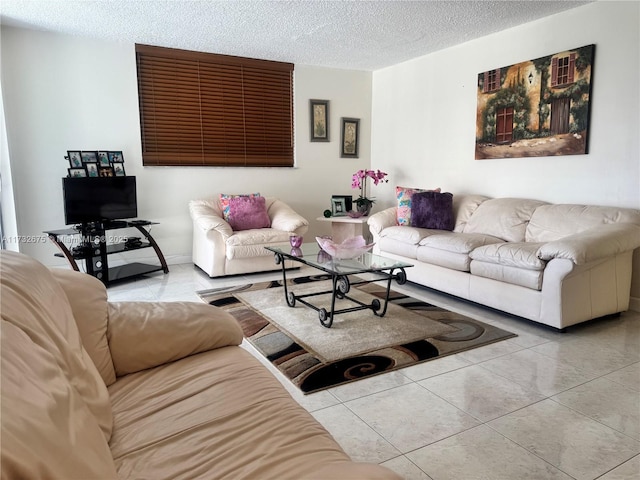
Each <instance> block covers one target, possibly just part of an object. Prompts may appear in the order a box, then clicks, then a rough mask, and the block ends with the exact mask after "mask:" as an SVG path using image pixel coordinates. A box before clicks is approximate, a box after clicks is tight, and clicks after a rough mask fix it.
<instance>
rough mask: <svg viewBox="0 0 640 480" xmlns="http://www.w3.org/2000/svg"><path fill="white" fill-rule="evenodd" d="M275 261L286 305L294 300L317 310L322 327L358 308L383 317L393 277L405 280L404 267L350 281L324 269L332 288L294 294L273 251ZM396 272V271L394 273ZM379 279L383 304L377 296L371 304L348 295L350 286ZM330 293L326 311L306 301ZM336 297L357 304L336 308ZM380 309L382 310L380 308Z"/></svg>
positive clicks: (329, 325) (291, 305)
mask: <svg viewBox="0 0 640 480" xmlns="http://www.w3.org/2000/svg"><path fill="white" fill-rule="evenodd" d="M275 261H276V264H277V265H282V283H283V285H284V296H285V299H286V300H287V305H289V306H290V307H295V305H296V302H300V303H302V304H303V305H306V306H307V307H309V308H312V309H313V310H315V311H316V312H318V318H319V319H320V323H321V324H322V326H323V327H326V328H331V325H333V318H334V316H335V315H339V314H341V313H349V312H357V311H359V310H371V311H372V312H373V314H374V315H376V316H378V317H384V315H385V314H386V313H387V305H388V304H389V293H390V291H391V281H392V280H394V279H395V281H396V282H397V283H398V285H403V284H405V283H406V282H407V274H406V273H405V271H404V268H390V269H389V271H388V272H387V271H380V270H378V271H375V272H370V273H371V274H373V275H378V276H379V277H380V278H376V279H373V280H358V281H356V282H351V281H350V280H349V276H348V275H343V274H339V273H336V272H332V271H327V270H323V271H325V272H326V273H327V274H328V275H330V276H331V283H332V288H331V290H324V291H322V292H314V293H306V294H304V295H296V294H295V293H294V292H292V291H290V290H289V289H288V287H287V271H286V269H285V264H284V256H283V255H281V254H280V253H275ZM394 272H396V273H394ZM381 280H386V281H387V291H386V294H385V298H384V304H382V305H381V304H380V300H378V299H377V298H376V299H374V300H373V301H372V302H371V304H366V303H363V302H361V301H360V300H357V299H355V298H353V297H350V296H349V295H348V293H349V291H350V290H351V287H352V286H356V285H363V284H367V283H373V282H379V281H381ZM328 293H330V294H331V310H330V311H327V309H326V308H320V307H317V306H316V305H314V304H312V303H311V302H309V301H307V300H306V299H307V298H311V297H317V296H318V295H326V294H328ZM336 299H338V300H344V299H346V300H350V301H351V302H353V303H355V304H356V305H357V306H355V307H350V308H342V309H336ZM381 309H382V310H381Z"/></svg>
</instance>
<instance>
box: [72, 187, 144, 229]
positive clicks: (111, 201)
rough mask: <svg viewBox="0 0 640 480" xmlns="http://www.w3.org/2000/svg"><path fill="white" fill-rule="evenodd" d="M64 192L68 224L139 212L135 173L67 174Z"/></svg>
mask: <svg viewBox="0 0 640 480" xmlns="http://www.w3.org/2000/svg"><path fill="white" fill-rule="evenodd" d="M62 192H63V197H64V218H65V222H66V224H67V225H73V224H77V223H79V224H86V223H92V222H105V221H111V220H122V219H126V218H135V217H137V216H138V204H137V198H136V177H98V178H93V177H79V178H78V177H67V178H63V179H62Z"/></svg>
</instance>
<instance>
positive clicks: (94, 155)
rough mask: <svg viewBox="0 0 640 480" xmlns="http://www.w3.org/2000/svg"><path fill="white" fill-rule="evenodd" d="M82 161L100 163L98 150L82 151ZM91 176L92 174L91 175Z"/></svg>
mask: <svg viewBox="0 0 640 480" xmlns="http://www.w3.org/2000/svg"><path fill="white" fill-rule="evenodd" d="M82 163H98V152H95V151H91V152H85V151H83V152H82ZM89 176H91V175H89Z"/></svg>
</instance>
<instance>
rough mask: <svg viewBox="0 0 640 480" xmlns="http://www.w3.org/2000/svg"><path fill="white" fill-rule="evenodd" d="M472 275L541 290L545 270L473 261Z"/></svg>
mask: <svg viewBox="0 0 640 480" xmlns="http://www.w3.org/2000/svg"><path fill="white" fill-rule="evenodd" d="M471 274H472V275H475V276H477V277H485V278H491V279H492V280H498V281H499V282H504V283H510V284H512V285H518V286H520V287H525V288H530V289H532V290H541V289H542V278H543V276H544V270H529V269H526V268H519V267H510V266H507V265H498V264H497V263H487V262H482V261H479V260H472V261H471Z"/></svg>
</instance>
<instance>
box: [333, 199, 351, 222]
mask: <svg viewBox="0 0 640 480" xmlns="http://www.w3.org/2000/svg"><path fill="white" fill-rule="evenodd" d="M331 214H332V215H333V216H334V217H342V216H344V215H346V214H347V206H346V203H345V199H344V198H332V199H331Z"/></svg>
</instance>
